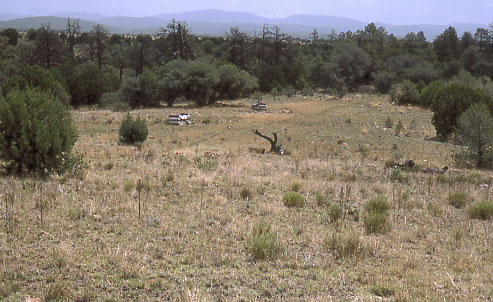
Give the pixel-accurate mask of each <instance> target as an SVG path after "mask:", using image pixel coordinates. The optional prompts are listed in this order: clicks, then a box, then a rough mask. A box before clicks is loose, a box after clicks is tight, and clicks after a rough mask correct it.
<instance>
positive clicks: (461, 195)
mask: <svg viewBox="0 0 493 302" xmlns="http://www.w3.org/2000/svg"><path fill="white" fill-rule="evenodd" d="M448 202H449V204H450V205H451V206H454V207H456V208H457V209H460V208H463V207H464V206H465V205H466V203H467V194H466V192H458V193H454V194H452V195H450V196H449V197H448Z"/></svg>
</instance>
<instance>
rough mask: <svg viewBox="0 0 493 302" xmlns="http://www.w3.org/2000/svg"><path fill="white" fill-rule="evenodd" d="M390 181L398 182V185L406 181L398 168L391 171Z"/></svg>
mask: <svg viewBox="0 0 493 302" xmlns="http://www.w3.org/2000/svg"><path fill="white" fill-rule="evenodd" d="M390 179H391V180H395V181H398V182H400V183H405V182H406V181H407V177H406V175H404V173H402V170H401V169H400V168H396V169H392V173H391V174H390Z"/></svg>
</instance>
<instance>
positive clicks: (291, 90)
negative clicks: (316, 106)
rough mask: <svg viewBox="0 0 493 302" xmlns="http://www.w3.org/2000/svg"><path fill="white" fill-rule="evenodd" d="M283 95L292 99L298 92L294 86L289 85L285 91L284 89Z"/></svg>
mask: <svg viewBox="0 0 493 302" xmlns="http://www.w3.org/2000/svg"><path fill="white" fill-rule="evenodd" d="M282 92H283V94H284V95H286V96H287V97H288V98H290V97H292V96H293V95H295V94H296V90H295V89H294V87H293V86H291V85H288V87H286V88H285V89H283V91H282Z"/></svg>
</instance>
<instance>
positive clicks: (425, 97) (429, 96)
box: [419, 81, 445, 108]
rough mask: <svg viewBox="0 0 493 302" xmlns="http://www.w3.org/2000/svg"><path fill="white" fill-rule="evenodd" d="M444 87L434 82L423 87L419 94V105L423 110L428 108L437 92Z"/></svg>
mask: <svg viewBox="0 0 493 302" xmlns="http://www.w3.org/2000/svg"><path fill="white" fill-rule="evenodd" d="M444 85H445V84H444V83H443V82H440V81H434V82H431V83H430V84H428V85H427V86H425V87H424V88H423V89H422V90H421V92H420V93H419V105H420V106H421V107H425V108H428V107H430V106H431V104H432V102H433V100H434V99H435V98H436V96H437V93H438V91H439V90H440V89H441V88H442V87H443V86H444Z"/></svg>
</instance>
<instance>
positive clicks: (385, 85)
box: [372, 70, 397, 93]
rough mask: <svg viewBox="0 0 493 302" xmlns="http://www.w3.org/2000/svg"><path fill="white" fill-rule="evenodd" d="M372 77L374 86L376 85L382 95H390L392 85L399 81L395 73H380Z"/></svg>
mask: <svg viewBox="0 0 493 302" xmlns="http://www.w3.org/2000/svg"><path fill="white" fill-rule="evenodd" d="M372 76H373V85H375V88H376V89H377V91H378V92H380V93H388V92H389V91H390V89H391V88H392V84H394V83H395V81H396V80H397V76H396V74H395V73H393V72H389V71H385V70H383V71H379V72H377V73H375V74H373V75H372Z"/></svg>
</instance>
